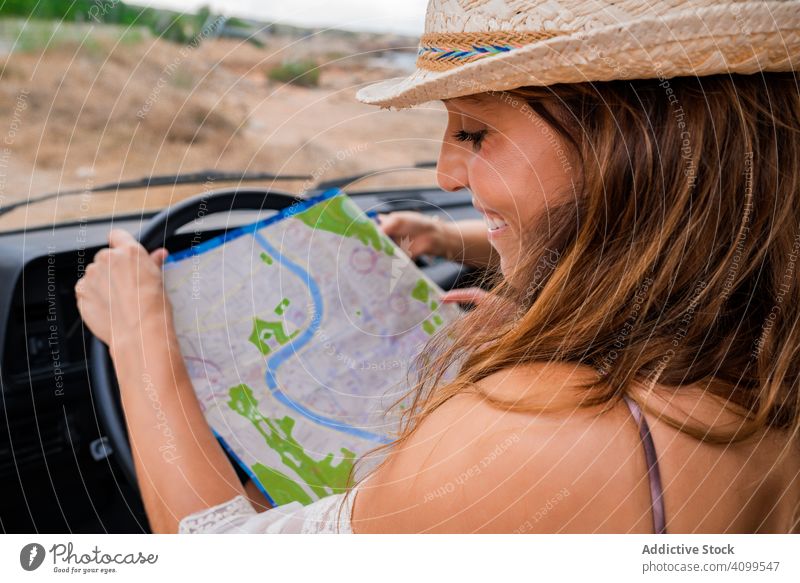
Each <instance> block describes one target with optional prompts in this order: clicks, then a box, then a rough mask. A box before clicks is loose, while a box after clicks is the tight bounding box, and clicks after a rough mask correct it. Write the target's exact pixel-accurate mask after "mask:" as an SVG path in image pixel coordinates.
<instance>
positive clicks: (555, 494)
mask: <svg viewBox="0 0 800 583" xmlns="http://www.w3.org/2000/svg"><path fill="white" fill-rule="evenodd" d="M571 375H572V373H570V371H569V370H567V369H563V368H561V369H552V370H550V371H541V370H534V369H530V368H527V369H518V370H511V371H501V372H500V373H497V374H495V375H492V376H491V377H487V378H486V379H484V380H483V381H482V389H483V390H484V391H485V392H487V393H490V394H491V396H493V397H499V396H503V398H505V399H507V398H508V397H509V396H513V395H519V397H520V398H524V399H525V401H526V402H527V401H528V400H529V399H530V398H531V397H532V396H535V397H536V398H540V399H549V398H561V397H562V396H563V391H562V389H563V390H567V391H568V389H569V387H570V386H571V384H573V383H574V380H575V377H574V375H573V376H571ZM559 387H561V388H559ZM614 416H615V414H614V413H613V412H611V413H607V414H604V415H599V414H598V412H597V411H589V410H585V409H583V410H577V409H576V410H572V411H568V412H562V413H559V414H556V415H554V414H547V415H538V414H534V413H524V412H509V411H506V410H504V409H501V408H498V407H496V406H493V405H492V404H491V403H489V402H488V401H487V400H486V399H484V398H483V397H481V396H479V395H474V394H463V395H458V396H456V397H454V398H452V399H450V400H449V401H448V402H447V403H445V404H444V405H442V406H441V407H440V408H439V409H437V410H436V411H435V412H434V413H432V414H431V415H430V416H429V417H428V418H426V419H425V420H424V421H423V422H422V423H421V424H420V425H419V427H418V429H417V431H416V432H415V433H414V434H413V435H412V437H411V438H410V439H409V440H408V441H407V442H406V443H404V444H402V446H398V447H397V448H396V450H395V451H393V452H392V453H391V454H390V455H389V457H388V458H387V461H386V463H385V464H384V465H383V466H382V467H381V469H380V470H379V471H378V472H376V473H375V474H374V475H373V476H372V477H371V478H370V480H369V481H368V482H367V483H366V484H365V485H364V486H363V487H362V488H361V489H360V490H359V492H358V494H357V497H356V501H355V507H354V513H353V528H354V530H355V531H356V532H515V531H517V532H523V531H527V532H533V531H536V530H540V531H543V532H547V531H550V532H555V531H559V530H562V529H563V530H564V531H568V530H571V529H570V528H569V526H568V523H569V522H570V521H571V520H572V518H573V517H574V516H575V515H576V508H575V503H576V502H577V501H579V499H581V498H583V497H584V495H583V493H584V491H586V490H587V487H589V486H590V482H592V481H594V480H597V479H598V471H599V472H600V474H601V475H599V479H602V480H606V481H609V482H610V481H613V479H614V477H613V475H612V474H613V471H612V468H613V465H614V464H613V463H611V464H609V463H607V460H605V459H604V455H603V449H604V446H605V447H606V448H607V446H608V441H609V439H610V436H611V435H612V434H613V431H614V430H615V428H618V427H619V426H620V425H622V423H624V419H623V417H621V416H619V417H618V418H616V419H614V418H613V417H614ZM630 433H631V434H634V433H635V432H633V431H631V432H630ZM625 435H626V436H627V435H628V433H626V434H625ZM630 445H631V447H634V446H635V443H631V444H630ZM543 512H544V513H545V514H546V515H547V516H546V519H542V513H543ZM577 513H578V514H579V513H580V512H577ZM537 517H539V518H537ZM534 519H536V523H535V525H533V523H532V522H531V521H532V520H534ZM534 526H535V527H534ZM578 530H581V528H580V527H578Z"/></svg>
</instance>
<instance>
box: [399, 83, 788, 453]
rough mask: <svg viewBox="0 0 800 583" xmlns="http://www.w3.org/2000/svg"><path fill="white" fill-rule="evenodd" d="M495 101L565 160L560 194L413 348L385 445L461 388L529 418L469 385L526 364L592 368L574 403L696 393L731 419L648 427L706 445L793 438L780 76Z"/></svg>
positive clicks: (517, 93)
mask: <svg viewBox="0 0 800 583" xmlns="http://www.w3.org/2000/svg"><path fill="white" fill-rule="evenodd" d="M502 97H503V98H504V99H507V100H518V101H521V102H522V103H524V104H527V106H529V108H530V111H532V112H535V115H536V120H538V123H540V124H546V127H545V130H546V131H550V132H552V133H553V135H555V136H557V137H558V142H557V143H558V144H564V145H565V147H566V148H567V149H569V152H570V156H569V157H566V156H565V165H566V164H569V162H568V161H567V160H576V167H575V168H574V171H573V172H572V174H574V175H575V179H574V182H573V193H572V196H569V193H565V194H567V195H568V196H565V197H564V198H565V200H567V201H568V202H566V203H564V204H562V205H560V206H558V207H555V208H550V209H548V211H547V212H546V213H545V214H544V216H542V217H541V219H540V221H539V224H537V225H532V226H531V229H530V233H529V234H528V240H527V241H525V242H524V248H523V253H521V255H520V260H519V261H518V263H517V267H516V268H515V269H514V272H513V274H511V275H510V276H509V275H508V274H507V276H506V277H501V276H499V275H494V276H491V281H489V282H488V283H489V284H490V285H491V287H492V292H491V294H490V295H489V296H488V298H487V300H485V301H482V302H481V303H480V305H478V306H477V307H475V308H474V309H473V310H471V311H470V312H468V313H467V314H465V315H464V317H463V318H461V319H460V320H458V321H456V322H454V323H453V324H451V325H450V326H449V327H447V328H445V329H443V330H442V331H441V332H440V333H439V334H437V335H436V336H434V337H433V338H432V339H431V341H430V342H429V343H428V345H427V346H426V347H425V349H424V350H423V351H422V352H421V354H420V357H419V358H418V360H417V362H416V365H417V366H416V370H417V372H418V378H417V379H416V382H415V383H414V385H413V388H412V389H411V391H410V392H409V394H408V395H407V396H406V397H405V398H404V399H402V400H401V401H403V402H405V403H406V404H407V405H409V406H408V407H407V408H406V409H405V411H404V418H403V424H402V428H401V432H400V436H399V440H398V441H397V442H395V444H394V445H397V444H398V443H399V442H402V441H405V440H407V439H408V438H409V437H410V436H411V435H412V434H413V432H414V430H415V428H416V427H417V426H418V425H419V423H420V422H421V421H422V420H424V419H425V418H426V417H427V416H428V415H430V414H431V413H432V412H433V411H434V410H435V409H436V408H437V407H439V406H440V405H441V404H443V403H444V402H445V401H447V400H448V399H450V398H452V397H453V396H455V395H457V394H459V393H463V392H471V393H473V394H474V393H478V394H481V395H482V396H483V398H485V399H487V400H488V401H490V402H491V403H492V404H494V405H496V406H497V407H500V408H503V409H507V410H516V411H531V412H534V411H541V410H542V409H543V407H541V406H533V405H530V404H528V403H525V402H523V401H522V400H514V401H501V400H498V399H497V398H495V397H493V396H491V395H488V394H486V393H485V392H482V391H481V390H480V389H479V387H478V386H477V385H476V383H477V382H478V381H480V380H481V379H483V378H485V377H487V376H489V375H491V374H492V373H495V372H498V371H501V370H504V369H509V368H512V367H515V366H518V365H521V364H526V363H536V362H564V363H576V364H584V365H589V366H591V367H593V368H594V369H595V370H596V371H597V377H596V379H593V380H592V381H590V382H588V383H586V384H584V385H582V386H581V387H579V389H580V390H581V392H582V394H583V395H585V398H584V400H583V403H584V404H585V405H586V406H590V405H604V404H605V405H608V406H610V405H613V404H614V403H615V402H616V401H617V400H618V399H620V398H621V397H622V396H623V395H625V394H629V395H631V393H632V391H631V386H632V383H633V382H634V381H636V382H637V383H643V384H644V385H645V386H647V385H650V386H652V385H654V384H655V383H656V382H658V383H659V384H660V385H662V386H667V387H675V388H676V389H677V388H679V387H681V386H684V385H689V384H695V383H697V384H698V385H699V386H701V387H703V388H704V389H705V390H707V391H708V392H710V393H712V394H714V395H716V396H717V397H719V398H720V399H722V400H724V401H725V403H726V404H727V405H728V406H730V407H731V408H733V409H734V410H735V411H737V412H738V413H740V415H741V416H740V418H741V419H742V423H741V424H739V425H737V426H736V427H735V428H734V429H722V428H720V427H707V426H702V425H699V424H695V425H691V424H687V423H686V421H685V420H679V419H672V418H670V417H667V416H660V418H661V419H662V420H664V421H666V422H667V423H669V424H670V425H671V426H673V427H675V428H677V429H679V430H681V431H684V432H686V433H688V434H690V435H692V436H694V437H696V438H697V439H701V440H703V441H706V442H711V443H734V442H737V441H741V440H744V439H747V438H748V437H751V436H754V435H756V434H759V433H760V432H762V431H764V430H766V429H769V428H779V429H783V430H787V431H788V432H789V436H790V439H789V442H788V443H790V444H792V443H794V444H797V442H798V440H797V436H798V431H799V430H800V387H798V382H799V381H800V376H799V375H800V354H798V353H799V352H800V273H798V271H799V270H800V262H799V260H800V91H799V90H798V79H796V78H795V76H794V74H793V73H769V74H757V75H747V76H742V75H717V76H710V77H703V78H697V77H681V78H673V79H669V80H667V79H649V80H636V81H611V82H605V83H584V84H570V85H557V86H551V87H547V88H537V87H525V88H520V89H517V90H514V91H510V92H504V93H503V94H502ZM553 143H554V146H555V145H556V142H555V141H554V142H553ZM453 373H454V374H453ZM631 396H632V398H635V395H631ZM641 404H642V406H643V408H644V409H645V410H648V409H647V405H646V403H641ZM544 409H546V407H545V408H544ZM652 412H653V411H651V413H652Z"/></svg>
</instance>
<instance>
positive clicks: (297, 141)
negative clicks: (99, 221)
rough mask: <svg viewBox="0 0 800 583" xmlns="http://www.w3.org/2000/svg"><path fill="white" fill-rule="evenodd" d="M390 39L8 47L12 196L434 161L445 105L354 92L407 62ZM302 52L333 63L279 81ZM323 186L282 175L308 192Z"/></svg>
mask: <svg viewBox="0 0 800 583" xmlns="http://www.w3.org/2000/svg"><path fill="white" fill-rule="evenodd" d="M384 41H385V42H384ZM389 42H391V43H393V44H392V45H391V46H397V45H398V40H397V39H396V38H394V39H391V41H389V40H386V39H381V37H379V36H371V37H367V36H365V35H352V38H348V37H346V38H343V39H341V40H339V41H338V42H335V43H331V42H329V41H325V42H322V41H319V39H314V38H312V39H308V38H306V39H302V38H301V39H298V38H291V37H275V38H272V39H270V41H269V42H268V43H267V45H266V46H265V47H263V48H258V47H256V46H254V45H252V44H248V43H243V42H241V41H238V40H225V39H220V40H207V41H205V42H203V43H201V44H199V45H197V46H180V45H176V44H173V43H169V42H165V41H162V40H158V39H155V38H152V37H149V36H147V35H145V36H143V37H139V36H137V37H136V38H135V39H134V40H131V39H127V38H125V37H119V36H114V35H113V34H107V35H104V34H102V33H98V32H93V33H92V35H91V36H85V37H83V39H82V40H81V41H80V42H79V41H76V40H70V41H67V42H62V43H60V44H58V45H57V46H51V47H49V48H42V49H40V50H27V51H25V52H13V53H11V54H0V206H4V205H6V204H8V203H10V202H13V201H17V200H20V199H26V198H28V197H32V196H37V195H40V194H43V193H48V192H53V191H62V190H66V189H72V188H77V189H85V188H87V187H91V186H94V185H98V184H103V183H107V182H115V181H119V180H129V179H135V178H140V177H143V176H148V175H153V174H174V173H179V172H193V171H199V170H221V171H247V172H276V173H282V174H298V173H299V174H310V175H313V177H314V178H315V179H316V180H328V179H332V178H336V177H340V176H346V175H350V174H353V173H357V172H362V171H369V170H380V169H382V168H387V167H392V166H408V165H413V164H414V163H416V162H420V161H426V160H432V159H435V158H436V155H437V153H438V142H439V140H440V138H441V132H442V131H443V129H444V121H445V120H444V114H443V108H442V107H441V105H440V104H430V105H428V106H422V107H420V108H415V109H413V110H404V111H386V110H380V109H379V108H376V107H372V106H366V105H363V104H360V103H358V102H357V101H356V100H355V97H354V95H355V91H356V90H357V89H358V88H359V87H360V86H362V85H363V84H365V83H368V82H370V81H375V80H380V79H383V78H386V77H391V76H400V75H404V74H407V72H408V71H407V69H406V70H403V69H402V68H398V66H395V65H393V64H392V63H393V61H392V60H391V59H387V58H385V56H384V57H381V58H377V57H376V56H375V55H376V51H378V50H380V49H381V48H386V46H388V45H387V43H389ZM411 42H412V40H409V41H408V45H409V47H408V48H410V46H411ZM400 44H401V45H402V42H401V43H400ZM395 55H397V54H395ZM401 56H402V55H401ZM406 56H408V55H407V54H406ZM300 57H302V58H313V59H315V60H316V61H317V62H318V63H321V76H320V79H319V85H318V86H317V87H312V88H306V87H300V86H297V85H293V84H284V83H280V82H277V81H272V80H269V79H268V77H267V72H268V71H269V70H270V69H271V68H272V67H275V66H278V65H280V64H282V63H283V62H285V61H286V60H287V59H297V58H300ZM396 61H398V62H401V63H406V65H407V63H408V62H413V58H412V59H411V60H410V61H409V60H408V59H405V61H404V60H403V59H396ZM434 181H435V177H434V174H433V172H432V171H431V170H414V171H411V172H402V173H399V174H392V175H381V176H379V177H376V178H375V179H372V180H371V181H369V182H363V183H359V185H358V187H359V188H361V187H367V186H378V187H382V186H389V185H397V184H409V185H411V184H432V183H434ZM265 184H268V185H269V183H268V182H267V183H265ZM311 184H312V183H311V182H308V181H293V182H281V183H275V184H274V186H275V187H276V188H280V189H283V190H288V191H292V192H301V191H303V190H304V189H305V188H308V187H309V186H310V185H311ZM214 186H215V187H219V186H223V184H215V185H214ZM202 190H203V186H202V185H197V186H183V187H177V188H172V187H167V188H158V189H156V188H151V189H149V191H145V190H137V191H124V192H120V193H115V192H111V193H104V194H94V195H92V196H91V197H88V198H83V199H81V197H80V196H77V197H61V198H59V199H58V200H55V201H51V202H47V203H41V204H37V205H32V206H30V207H27V208H23V209H19V210H16V211H13V212H10V213H8V214H6V215H4V216H2V217H0V229H2V230H6V229H10V228H21V227H25V226H33V225H36V224H43V223H44V224H49V223H52V222H54V221H65V220H69V219H73V220H79V219H85V218H88V217H91V216H98V215H106V214H112V213H128V212H136V211H139V210H142V209H154V208H160V207H163V206H165V205H168V204H170V203H172V202H175V201H176V200H179V199H182V198H184V197H186V196H190V195H193V194H197V193H199V192H202Z"/></svg>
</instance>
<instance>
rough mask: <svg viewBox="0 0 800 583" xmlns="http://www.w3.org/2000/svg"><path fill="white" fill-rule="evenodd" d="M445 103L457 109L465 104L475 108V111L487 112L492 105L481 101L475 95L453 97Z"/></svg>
mask: <svg viewBox="0 0 800 583" xmlns="http://www.w3.org/2000/svg"><path fill="white" fill-rule="evenodd" d="M445 103H449V104H451V105H455V106H456V107H459V105H460V104H467V105H469V106H471V107H475V108H476V109H481V110H484V111H485V110H488V109H491V106H492V105H493V103H492V102H491V101H489V100H487V99H483V98H481V97H477V96H475V95H465V96H464V97H453V98H451V99H446V100H445Z"/></svg>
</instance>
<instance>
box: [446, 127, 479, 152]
mask: <svg viewBox="0 0 800 583" xmlns="http://www.w3.org/2000/svg"><path fill="white" fill-rule="evenodd" d="M485 136H486V130H480V131H478V132H468V131H466V130H458V131H456V132H455V133H454V134H453V138H455V139H456V140H457V141H459V142H472V146H473V147H474V148H475V149H476V150H477V149H478V148H479V147H480V145H481V142H482V141H483V138H484V137H485Z"/></svg>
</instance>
